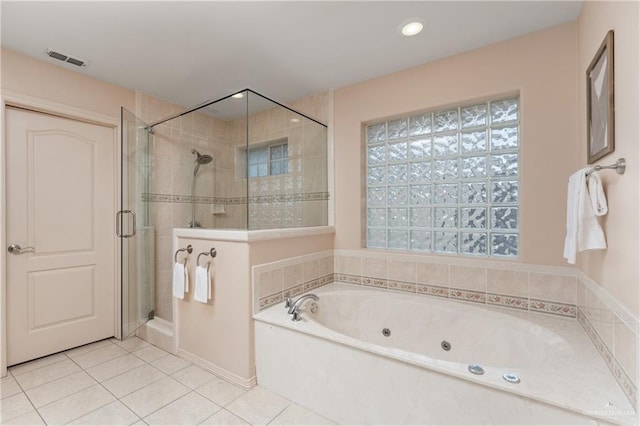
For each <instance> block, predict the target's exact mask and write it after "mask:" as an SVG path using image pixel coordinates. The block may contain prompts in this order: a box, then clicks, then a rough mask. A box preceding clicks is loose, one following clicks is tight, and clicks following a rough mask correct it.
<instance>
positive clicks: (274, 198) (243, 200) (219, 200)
mask: <svg viewBox="0 0 640 426" xmlns="http://www.w3.org/2000/svg"><path fill="white" fill-rule="evenodd" d="M328 199H329V193H328V192H303V193H297V194H272V195H258V196H253V197H249V198H248V200H249V204H273V203H299V202H305V201H326V200H328ZM192 200H193V197H191V195H179V194H155V193H143V194H142V201H147V202H152V203H189V204H190V203H191V201H192ZM195 200H196V204H223V205H239V204H247V197H230V198H223V197H200V196H198V197H195Z"/></svg>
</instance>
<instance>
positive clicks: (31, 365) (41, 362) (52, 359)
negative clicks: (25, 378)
mask: <svg viewBox="0 0 640 426" xmlns="http://www.w3.org/2000/svg"><path fill="white" fill-rule="evenodd" d="M65 359H69V358H67V356H66V355H65V354H55V355H49V356H45V357H44V358H38V359H35V360H33V361H29V362H24V363H22V364H18V365H14V366H13V367H9V372H10V373H11V374H13V376H14V377H15V376H18V375H20V374H24V373H28V372H29V371H33V370H37V369H38V368H42V367H46V366H47V365H51V364H55V363H57V362H60V361H64V360H65Z"/></svg>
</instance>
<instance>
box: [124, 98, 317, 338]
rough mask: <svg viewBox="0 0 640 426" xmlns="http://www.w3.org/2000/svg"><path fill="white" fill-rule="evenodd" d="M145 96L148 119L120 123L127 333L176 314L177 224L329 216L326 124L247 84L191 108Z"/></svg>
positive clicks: (251, 225) (276, 223)
mask: <svg viewBox="0 0 640 426" xmlns="http://www.w3.org/2000/svg"><path fill="white" fill-rule="evenodd" d="M140 96H141V99H142V101H141V102H140V103H139V104H138V105H139V106H140V105H142V106H141V107H140V108H139V110H138V109H137V111H136V112H138V113H139V115H141V116H142V118H143V119H144V120H145V121H147V123H145V122H143V121H142V120H140V119H138V118H136V117H135V116H134V115H133V114H131V113H128V112H126V111H123V125H122V129H123V151H122V152H123V165H122V169H123V200H122V201H123V202H122V207H121V212H124V213H120V214H121V218H122V220H121V223H120V224H119V227H120V228H122V229H121V231H122V233H121V234H123V235H125V237H122V248H123V250H122V253H123V258H122V264H123V274H122V276H123V286H122V289H123V296H125V297H123V306H122V312H123V336H126V335H129V334H131V333H132V332H133V331H134V330H135V329H136V328H137V327H138V326H139V325H141V324H143V323H144V322H145V321H146V320H147V319H148V318H149V317H153V316H154V315H155V316H156V317H160V318H162V319H165V320H168V321H172V307H171V306H172V305H171V304H172V299H171V290H170V280H171V262H170V261H168V260H167V259H169V260H170V259H171V250H172V231H173V229H175V228H192V229H197V228H200V229H221V230H225V229H226V230H264V229H282V228H299V227H314V226H326V225H327V224H328V200H329V193H328V189H327V188H328V175H327V168H328V161H327V153H328V150H327V127H326V125H325V124H323V123H321V122H319V121H317V120H316V119H314V118H312V117H309V116H307V115H305V114H302V113H299V112H297V111H295V110H293V109H291V108H289V107H287V106H284V105H282V104H280V103H278V102H276V101H274V100H271V99H269V98H267V97H265V96H262V95H260V94H258V93H256V92H254V91H252V90H249V89H246V90H243V91H240V92H238V93H235V94H233V95H229V96H226V97H224V98H222V99H219V100H215V101H211V102H207V103H205V104H203V105H201V106H198V107H194V108H191V109H187V108H183V107H178V106H176V105H173V104H169V103H167V102H163V101H160V100H157V99H155V98H151V97H149V96H148V95H144V94H141V95H140ZM151 110H154V114H150V113H149V112H150V111H151ZM158 111H161V112H162V114H158ZM153 115H155V117H153ZM162 117H164V118H162ZM154 120H155V121H154ZM126 212H132V213H130V214H129V213H126ZM132 215H135V219H134V217H133V216H132ZM134 222H135V223H134ZM133 229H136V231H137V232H136V233H135V235H134V236H131V235H130V234H131V233H132V231H133ZM154 283H155V285H154ZM127 298H128V299H129V300H128V301H127V300H125V299H127ZM125 316H128V318H125ZM125 324H127V325H126V327H125Z"/></svg>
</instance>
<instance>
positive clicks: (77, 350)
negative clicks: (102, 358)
mask: <svg viewBox="0 0 640 426" xmlns="http://www.w3.org/2000/svg"><path fill="white" fill-rule="evenodd" d="M110 345H113V343H112V342H111V339H104V340H99V341H97V342H94V343H89V344H88V345H83V346H78V347H77V348H73V349H69V350H68V351H66V352H65V354H67V355H68V356H78V355H80V354H84V353H87V352H91V351H95V350H96V349H100V348H104V347H107V346H110Z"/></svg>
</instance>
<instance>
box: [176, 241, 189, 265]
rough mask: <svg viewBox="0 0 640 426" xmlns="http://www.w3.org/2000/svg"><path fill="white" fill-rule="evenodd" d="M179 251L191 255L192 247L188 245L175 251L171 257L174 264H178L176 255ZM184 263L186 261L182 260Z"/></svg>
mask: <svg viewBox="0 0 640 426" xmlns="http://www.w3.org/2000/svg"><path fill="white" fill-rule="evenodd" d="M181 251H186V252H187V253H189V254H191V253H193V246H192V245H191V244H189V245H188V246H187V247H185V248H181V249H178V250H176V253H175V254H174V255H173V261H174V262H175V263H178V253H180V252H181ZM188 257H189V255H187V258H188ZM184 261H185V263H186V262H187V259H186V258H185V259H184Z"/></svg>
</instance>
